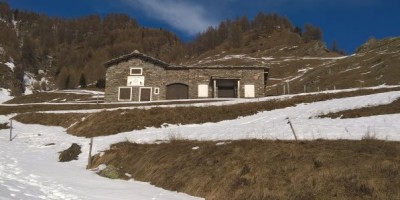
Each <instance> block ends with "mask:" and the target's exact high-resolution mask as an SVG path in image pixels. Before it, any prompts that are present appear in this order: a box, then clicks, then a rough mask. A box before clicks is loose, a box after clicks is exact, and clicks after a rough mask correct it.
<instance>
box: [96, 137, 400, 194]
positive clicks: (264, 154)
mask: <svg viewBox="0 0 400 200" xmlns="http://www.w3.org/2000/svg"><path fill="white" fill-rule="evenodd" d="M196 146H197V147H199V149H197V150H193V149H192V148H193V147H196ZM94 163H95V165H99V164H102V163H105V164H107V165H111V164H112V165H114V166H115V167H117V168H118V169H119V171H120V174H121V175H122V174H124V173H130V174H131V175H132V176H133V178H134V179H135V180H140V181H149V182H150V183H151V184H154V185H156V186H159V187H163V188H165V189H168V190H177V191H181V192H186V193H188V194H191V195H195V196H201V197H205V198H206V199H207V200H214V199H215V200H220V199H243V200H252V199H298V200H303V199H304V200H312V199H399V198H400V190H398V188H400V145H399V143H396V142H384V141H374V140H368V141H340V140H339V141H306V142H301V143H295V142H288V141H259V140H258V141H257V140H251V141H232V142H230V143H227V144H224V145H216V143H215V142H196V141H172V142H171V143H164V144H144V145H139V144H132V143H127V142H126V143H120V144H115V145H113V146H112V147H111V150H108V151H106V152H105V154H104V155H103V156H101V157H99V156H96V157H95V158H94Z"/></svg>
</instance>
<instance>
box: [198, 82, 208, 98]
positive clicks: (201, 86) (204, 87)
mask: <svg viewBox="0 0 400 200" xmlns="http://www.w3.org/2000/svg"><path fill="white" fill-rule="evenodd" d="M203 90H205V91H203ZM197 97H199V98H208V85H207V84H199V85H197Z"/></svg>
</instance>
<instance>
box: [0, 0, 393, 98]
mask: <svg viewBox="0 0 400 200" xmlns="http://www.w3.org/2000/svg"><path fill="white" fill-rule="evenodd" d="M0 10H1V14H0V34H1V35H2V37H1V38H0V72H1V73H0V76H1V80H2V81H0V88H5V89H11V92H12V95H18V94H21V93H25V94H29V93H31V92H32V91H34V90H51V89H66V88H76V87H85V86H90V87H100V88H101V87H104V82H105V81H104V77H105V68H104V66H103V63H104V62H105V61H107V60H109V59H111V58H114V57H117V56H120V55H122V54H126V53H129V52H132V51H133V50H135V49H136V50H139V51H140V52H142V53H145V54H148V55H150V56H153V57H156V58H158V59H161V60H164V61H166V62H169V63H172V64H175V65H185V66H204V65H241V66H254V65H267V66H269V67H270V73H269V79H268V82H267V87H266V94H267V95H280V94H284V93H288V92H290V93H300V92H304V91H305V92H312V91H318V90H327V89H328V90H332V89H339V88H342V89H344V88H354V87H364V86H376V85H382V84H388V85H390V84H398V83H399V82H398V81H397V79H396V76H395V75H396V74H398V73H399V71H398V70H399V69H398V67H397V66H398V64H399V57H400V56H399V55H400V53H399V46H400V42H399V38H388V39H384V40H382V41H378V40H370V41H368V42H367V43H366V44H365V45H363V46H361V47H360V48H359V50H358V51H357V52H356V53H355V54H353V55H350V56H343V55H341V54H340V53H341V51H338V47H336V50H333V51H332V50H330V49H329V48H328V47H327V46H326V45H325V44H324V42H323V41H322V39H323V37H322V36H323V34H322V31H321V30H320V29H319V28H318V27H314V26H312V25H311V24H306V25H305V27H304V30H302V29H301V28H300V27H298V26H295V25H293V24H292V22H290V20H289V19H287V18H286V17H282V16H279V15H277V14H264V13H259V14H258V15H257V16H256V17H255V18H254V19H253V20H249V19H247V17H246V16H244V17H242V18H237V19H235V20H229V19H228V20H225V21H222V22H221V23H220V24H219V25H218V26H217V27H210V28H208V29H207V30H206V31H204V32H203V33H201V34H199V35H198V36H197V37H196V38H195V39H194V40H193V41H190V42H187V43H183V42H182V41H181V40H180V39H179V38H178V37H177V36H176V35H175V34H173V33H171V32H168V31H166V30H160V29H155V28H147V27H142V26H140V25H139V23H138V22H137V21H136V20H135V19H134V18H132V17H129V16H127V15H123V14H110V15H107V16H105V17H100V16H98V15H90V16H86V17H81V18H76V19H63V18H57V17H48V16H46V15H43V14H37V13H32V12H28V11H18V10H14V9H12V8H10V7H9V6H8V4H6V3H0ZM286 82H289V84H287V83H286Z"/></svg>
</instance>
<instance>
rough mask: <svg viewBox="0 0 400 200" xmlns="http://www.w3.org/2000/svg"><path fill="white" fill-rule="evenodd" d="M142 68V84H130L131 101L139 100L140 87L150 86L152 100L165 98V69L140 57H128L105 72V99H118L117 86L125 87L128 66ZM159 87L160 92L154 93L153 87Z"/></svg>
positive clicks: (114, 100) (128, 72)
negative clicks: (127, 59)
mask: <svg viewBox="0 0 400 200" xmlns="http://www.w3.org/2000/svg"><path fill="white" fill-rule="evenodd" d="M131 67H135V68H143V72H142V76H144V77H145V78H144V86H132V101H139V89H140V87H151V88H152V100H154V101H156V100H163V99H165V83H166V82H165V77H166V71H165V69H164V68H163V67H160V66H157V65H154V64H152V63H148V62H145V61H143V60H141V59H130V60H129V61H126V62H120V63H118V64H117V65H113V66H111V67H109V68H108V69H107V72H106V88H105V101H106V102H116V101H118V88H119V87H127V81H128V76H131V75H130V68H131ZM155 87H158V88H160V94H154V88H155Z"/></svg>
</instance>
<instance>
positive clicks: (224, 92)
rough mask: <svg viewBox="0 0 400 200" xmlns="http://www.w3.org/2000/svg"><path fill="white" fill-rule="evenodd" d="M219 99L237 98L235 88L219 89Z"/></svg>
mask: <svg viewBox="0 0 400 200" xmlns="http://www.w3.org/2000/svg"><path fill="white" fill-rule="evenodd" d="M218 97H219V98H235V97H236V95H235V88H233V87H218Z"/></svg>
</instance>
